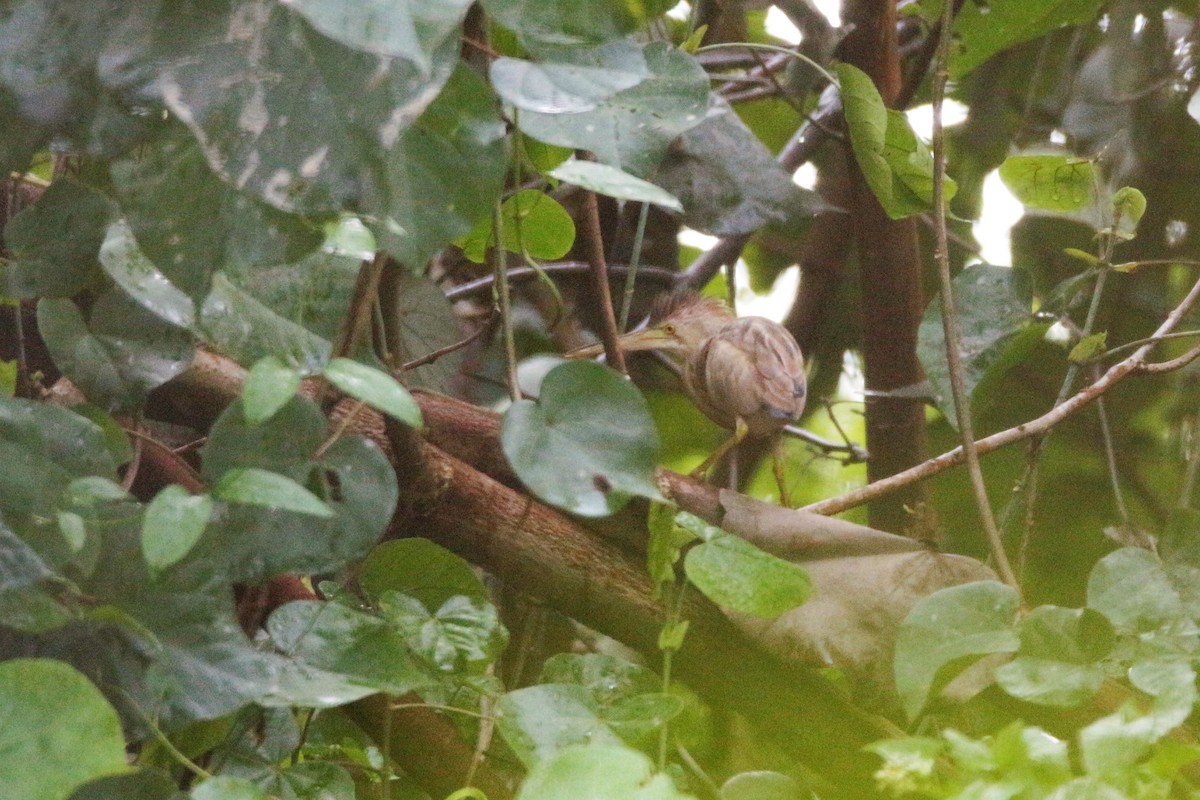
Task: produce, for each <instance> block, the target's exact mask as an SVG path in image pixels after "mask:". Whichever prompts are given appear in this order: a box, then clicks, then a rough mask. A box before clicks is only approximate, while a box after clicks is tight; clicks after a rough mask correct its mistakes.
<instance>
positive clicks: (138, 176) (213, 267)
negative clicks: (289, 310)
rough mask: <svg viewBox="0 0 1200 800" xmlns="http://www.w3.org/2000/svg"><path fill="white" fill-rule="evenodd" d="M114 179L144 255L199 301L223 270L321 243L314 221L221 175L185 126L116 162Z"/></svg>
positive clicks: (294, 254)
mask: <svg viewBox="0 0 1200 800" xmlns="http://www.w3.org/2000/svg"><path fill="white" fill-rule="evenodd" d="M112 179H113V188H114V189H115V190H116V194H117V197H118V199H119V200H120V203H121V210H122V211H123V212H124V214H125V219H126V221H127V222H128V223H129V227H130V228H131V229H132V231H133V233H134V235H135V236H136V237H137V242H138V246H139V247H140V249H141V251H142V253H144V254H145V255H146V257H147V258H149V259H150V260H151V261H153V262H154V264H155V265H156V266H157V267H158V269H159V270H161V271H162V273H163V274H164V275H165V276H166V277H167V279H168V280H170V281H171V283H172V284H174V285H175V286H177V287H179V288H180V289H181V290H182V291H183V292H185V293H186V294H187V295H188V296H189V297H191V298H192V299H193V300H194V301H196V302H200V301H202V300H203V299H204V296H205V295H206V294H207V293H208V290H209V283H210V281H211V278H212V275H213V273H214V272H217V271H218V270H223V269H227V268H236V267H239V266H265V265H268V264H279V263H287V262H291V261H295V260H296V259H298V258H300V257H301V256H303V255H304V254H305V253H308V252H310V251H312V250H314V249H316V248H317V247H318V246H319V245H320V244H321V235H320V231H319V229H318V228H317V226H316V225H313V224H311V223H309V222H307V221H305V220H303V219H301V218H300V217H296V216H293V215H291V214H285V213H284V212H282V211H279V210H278V209H275V208H272V207H271V206H269V205H267V204H266V203H264V202H262V201H261V200H258V199H257V198H254V197H252V196H250V195H246V194H243V193H241V192H239V191H237V190H236V189H234V188H233V187H232V186H230V185H229V184H227V183H225V182H224V181H222V180H221V179H220V178H219V177H218V176H217V175H216V174H215V173H213V172H212V170H211V169H210V168H209V165H208V163H207V161H206V160H205V155H204V152H203V150H202V148H201V146H200V144H199V143H198V142H197V141H196V140H195V139H193V138H192V137H191V136H190V135H188V132H187V131H186V130H185V129H183V127H182V126H181V125H177V126H173V127H172V128H170V129H169V130H164V131H162V132H160V135H158V136H156V137H155V138H154V139H153V140H152V141H151V142H149V143H148V144H146V145H143V146H142V147H139V148H138V150H137V153H136V156H134V157H130V158H126V159H122V160H119V161H117V162H115V163H114V164H113V166H112Z"/></svg>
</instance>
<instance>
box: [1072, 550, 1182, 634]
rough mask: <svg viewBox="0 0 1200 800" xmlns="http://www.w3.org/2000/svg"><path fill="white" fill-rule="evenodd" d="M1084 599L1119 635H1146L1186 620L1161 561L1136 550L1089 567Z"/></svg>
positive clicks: (1177, 594) (1112, 555)
mask: <svg viewBox="0 0 1200 800" xmlns="http://www.w3.org/2000/svg"><path fill="white" fill-rule="evenodd" d="M1087 600H1088V602H1087V604H1088V608H1092V609H1095V610H1096V611H1099V612H1100V613H1101V614H1103V615H1104V616H1105V617H1107V618H1108V621H1109V622H1111V623H1112V625H1113V627H1114V628H1116V630H1117V632H1119V633H1133V634H1140V633H1149V632H1151V631H1154V630H1156V629H1158V628H1160V627H1163V626H1166V625H1171V624H1172V623H1177V622H1181V621H1182V620H1184V619H1185V618H1186V616H1185V613H1184V607H1183V603H1182V601H1181V599H1180V596H1179V593H1178V591H1177V590H1176V589H1175V587H1174V586H1172V585H1171V580H1170V578H1169V577H1168V576H1167V573H1166V570H1165V569H1164V568H1163V565H1162V562H1161V561H1159V559H1158V557H1157V556H1155V555H1154V554H1153V553H1151V552H1149V551H1147V550H1143V549H1141V548H1136V547H1124V548H1122V549H1120V550H1117V551H1116V552H1113V553H1109V554H1108V555H1107V556H1105V557H1104V558H1102V559H1101V560H1100V561H1099V562H1098V563H1097V564H1096V566H1095V567H1093V568H1092V573H1091V575H1090V576H1088V584H1087Z"/></svg>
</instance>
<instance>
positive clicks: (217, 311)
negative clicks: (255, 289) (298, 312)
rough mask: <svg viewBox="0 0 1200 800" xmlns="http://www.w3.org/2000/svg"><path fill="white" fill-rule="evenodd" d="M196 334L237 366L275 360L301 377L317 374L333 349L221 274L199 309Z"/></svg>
mask: <svg viewBox="0 0 1200 800" xmlns="http://www.w3.org/2000/svg"><path fill="white" fill-rule="evenodd" d="M196 327H197V332H198V333H199V334H200V335H201V336H203V337H204V338H205V339H206V340H207V341H208V342H209V343H210V344H211V345H212V346H213V347H214V348H215V349H217V350H219V351H220V352H222V353H225V354H226V355H228V356H229V357H230V358H233V359H234V360H235V361H237V362H239V363H241V364H253V363H255V362H256V361H258V360H259V359H262V358H265V357H267V356H275V357H277V358H279V359H280V360H282V361H283V362H284V363H287V364H291V365H293V366H295V367H296V368H297V369H299V370H300V371H301V372H303V373H306V374H307V373H314V372H320V371H321V368H322V367H323V366H324V365H325V362H326V361H328V360H329V353H330V351H331V350H332V349H333V347H332V345H330V344H329V342H328V341H326V340H325V339H322V338H321V337H319V336H317V335H315V334H313V333H312V332H310V331H308V330H305V329H304V328H302V327H301V326H300V325H297V324H296V323H295V322H292V321H291V320H289V319H285V318H284V317H282V316H280V315H279V314H276V313H275V312H274V311H272V310H271V309H270V308H268V307H267V306H266V305H264V304H263V303H260V302H259V301H258V300H256V299H255V298H254V297H253V296H252V295H250V294H249V293H248V292H245V291H243V290H242V289H240V288H238V286H236V285H235V284H234V283H233V282H232V281H230V280H229V278H227V277H226V276H225V275H224V274H222V273H219V272H218V273H217V274H216V275H214V276H213V279H212V291H211V292H209V294H208V297H207V298H205V300H204V305H203V306H201V308H200V320H199V323H198V325H197V326H196Z"/></svg>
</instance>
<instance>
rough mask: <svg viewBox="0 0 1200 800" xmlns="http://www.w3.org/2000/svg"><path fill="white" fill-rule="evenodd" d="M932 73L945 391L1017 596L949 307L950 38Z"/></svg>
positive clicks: (947, 9) (999, 566)
mask: <svg viewBox="0 0 1200 800" xmlns="http://www.w3.org/2000/svg"><path fill="white" fill-rule="evenodd" d="M953 14H954V6H953V4H951V3H948V2H947V3H943V4H942V24H941V29H942V30H944V31H945V30H949V29H950V24H951V23H952V22H953V21H954V17H953ZM936 59H937V68H936V69H935V70H934V73H933V222H934V229H935V230H936V232H937V248H936V250H935V253H934V260H935V261H936V262H937V266H938V276H939V278H940V279H941V285H942V330H943V331H944V333H945V338H946V361H947V363H948V366H949V371H950V391H951V393H952V394H953V395H954V413H955V415H956V416H957V418H958V431H959V434H960V435H961V436H962V442H963V454H964V456H965V457H966V462H967V471H968V472H969V473H970V475H971V487H972V488H973V489H974V492H975V505H976V506H978V508H979V517H980V520H981V521H982V522H983V530H984V533H985V534H986V535H987V539H988V545H989V546H990V548H991V551H992V558H993V559H994V560H995V562H996V570H997V572H999V573H1000V577H1001V578H1002V579H1003V580H1004V582H1005V583H1007V584H1008V585H1009V586H1011V587H1012V588H1013V589H1014V590H1016V591H1017V592H1018V594H1019V593H1020V591H1021V584H1020V583H1019V582H1018V581H1017V576H1016V575H1015V574H1014V573H1013V570H1012V565H1011V564H1010V563H1009V561H1008V554H1007V553H1005V552H1004V542H1003V540H1002V539H1001V538H1000V529H999V528H997V527H996V518H995V516H994V515H993V513H992V505H991V501H989V500H988V496H987V485H986V484H985V483H984V480H983V470H982V469H981V468H980V466H979V453H977V452H976V451H975V434H974V431H973V429H972V425H971V398H970V396H969V395H968V394H967V389H966V381H965V380H964V378H963V365H962V360H961V354H960V352H959V344H960V342H959V339H960V337H959V326H958V311H957V309H955V307H954V293H953V292H954V290H953V283H952V281H951V278H950V245H949V237H948V236H947V234H946V197H945V180H946V132H945V129H944V127H943V125H942V103H943V101H944V100H945V97H946V81H948V80H949V79H950V70H949V64H950V37H949V36H943V37H941V38H940V40H939V42H938V51H937V56H936Z"/></svg>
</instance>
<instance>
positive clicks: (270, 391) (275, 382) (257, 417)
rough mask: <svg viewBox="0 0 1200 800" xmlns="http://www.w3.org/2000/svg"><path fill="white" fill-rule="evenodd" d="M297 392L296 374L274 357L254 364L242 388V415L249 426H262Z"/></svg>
mask: <svg viewBox="0 0 1200 800" xmlns="http://www.w3.org/2000/svg"><path fill="white" fill-rule="evenodd" d="M299 388H300V373H299V372H298V371H297V370H295V369H293V368H292V367H289V366H288V365H287V364H284V363H283V362H282V361H280V360H279V359H278V358H275V356H267V357H266V358H261V359H259V360H258V361H256V362H255V364H254V366H253V367H251V368H250V372H249V373H247V374H246V382H245V384H243V386H242V413H243V414H244V415H245V416H246V421H247V422H249V423H250V424H251V425H258V424H259V423H262V422H266V421H267V420H268V419H270V418H271V416H272V415H274V413H275V412H276V411H278V410H279V409H281V408H283V406H284V405H285V404H286V403H287V401H288V400H291V399H292V395H294V394H295V393H296V390H297V389H299Z"/></svg>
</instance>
